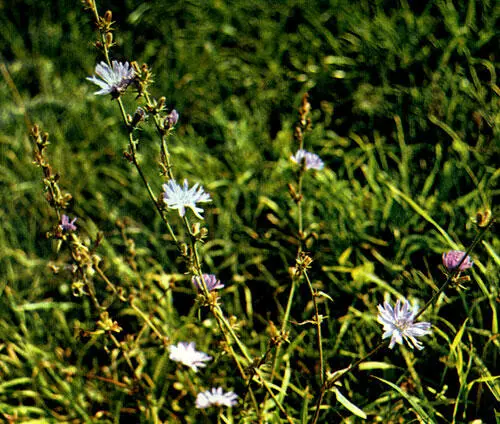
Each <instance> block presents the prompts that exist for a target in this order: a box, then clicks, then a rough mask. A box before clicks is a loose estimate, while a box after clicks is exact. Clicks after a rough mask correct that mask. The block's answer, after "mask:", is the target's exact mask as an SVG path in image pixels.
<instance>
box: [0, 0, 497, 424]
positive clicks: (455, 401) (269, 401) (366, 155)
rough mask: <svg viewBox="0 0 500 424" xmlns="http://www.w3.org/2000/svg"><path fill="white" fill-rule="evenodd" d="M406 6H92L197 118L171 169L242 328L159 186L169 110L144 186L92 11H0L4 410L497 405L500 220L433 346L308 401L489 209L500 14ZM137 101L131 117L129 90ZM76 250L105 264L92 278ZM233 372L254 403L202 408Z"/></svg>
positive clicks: (486, 8) (175, 150)
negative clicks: (384, 313) (189, 354)
mask: <svg viewBox="0 0 500 424" xmlns="http://www.w3.org/2000/svg"><path fill="white" fill-rule="evenodd" d="M389 3H390V2H387V1H385V2H384V1H378V2H372V1H360V2H358V3H357V4H353V3H352V2H347V1H343V0H341V1H337V2H331V4H330V5H328V6H327V5H326V4H324V3H321V2H306V3H300V2H299V3H297V2H293V1H289V2H282V3H270V2H268V1H264V0H262V1H261V0H255V1H252V2H239V1H235V2H229V3H223V2H197V1H196V2H191V3H186V2H169V3H168V4H166V3H165V2H161V1H156V2H146V3H142V4H141V3H140V2H135V1H127V2H124V4H120V5H119V7H118V5H117V4H115V3H113V2H110V3H105V2H101V3H98V4H97V7H98V10H99V12H100V14H101V15H102V16H104V12H105V11H106V10H107V9H111V10H112V11H113V21H116V23H115V24H113V26H112V27H113V29H115V28H116V30H114V31H113V36H114V40H115V41H116V43H117V45H116V46H114V47H112V48H111V49H110V54H111V59H112V60H119V61H132V60H136V61H137V63H138V64H139V66H140V65H141V64H142V63H143V62H145V63H147V64H148V66H149V68H150V69H151V70H152V72H153V74H154V78H153V79H154V83H153V84H152V85H151V86H150V87H149V90H150V94H151V96H152V98H153V99H156V100H158V99H159V98H160V97H161V96H165V98H166V100H165V104H166V107H167V108H168V109H169V110H171V109H173V108H175V109H176V110H177V111H179V113H180V120H179V122H178V124H177V125H176V127H175V131H174V132H172V133H171V134H170V133H169V137H168V148H169V153H170V155H171V160H172V168H171V170H170V171H171V172H172V173H173V175H174V176H175V177H176V179H177V181H178V182H182V181H183V179H184V178H187V179H188V180H189V182H190V184H191V183H194V182H198V183H200V184H201V185H202V186H203V187H204V189H205V191H206V192H207V193H210V195H211V199H212V202H211V203H204V204H203V205H202V207H203V209H204V212H203V217H204V218H205V219H204V221H202V226H204V227H206V230H207V234H206V238H203V243H198V254H199V260H200V263H201V269H202V270H203V272H204V273H213V274H216V275H217V278H218V279H220V280H221V282H222V283H223V284H224V285H225V287H224V288H223V289H222V290H220V291H217V295H218V296H220V299H219V301H218V304H220V308H221V309H220V310H221V311H223V313H224V319H227V322H228V323H229V325H230V327H231V331H233V332H234V334H231V333H227V331H228V328H226V329H225V330H224V328H225V327H224V324H221V321H220V319H221V318H220V316H219V315H217V314H218V313H219V312H214V311H218V309H217V308H215V306H214V305H213V304H212V305H211V306H210V302H215V300H214V299H215V298H214V297H213V296H211V295H212V294H214V293H210V294H207V293H205V295H206V297H205V298H203V296H201V297H199V295H200V293H198V292H197V290H196V289H195V287H193V285H192V282H191V277H192V274H193V272H194V273H196V272H198V271H200V269H199V268H198V267H197V265H196V263H195V264H193V263H192V260H193V256H189V254H184V259H183V258H182V253H183V252H184V251H183V249H184V247H183V245H182V244H183V243H186V246H187V247H186V249H188V250H189V249H190V246H191V245H190V236H189V231H191V232H192V233H193V234H194V236H196V237H198V241H201V236H200V234H201V233H199V232H198V233H197V232H196V231H199V230H198V229H194V230H195V231H193V228H191V226H189V225H188V226H185V222H184V221H183V219H182V218H181V217H180V216H179V214H178V213H177V211H173V212H168V211H167V212H166V213H165V216H164V218H163V219H162V218H161V217H160V216H159V214H158V213H157V211H155V205H154V204H153V203H152V202H151V200H150V197H151V195H152V196H153V197H156V198H158V199H161V198H162V196H163V195H162V190H163V188H162V184H164V183H165V182H166V178H165V176H162V175H160V173H161V167H160V166H159V162H161V157H160V151H161V144H160V141H159V137H158V134H157V131H156V129H155V115H154V113H153V112H150V113H149V117H148V120H147V121H146V122H144V123H141V124H140V126H139V129H138V130H135V131H134V132H133V135H134V137H135V138H137V139H138V140H139V141H138V144H137V151H136V158H137V160H138V162H139V164H140V169H141V170H142V172H143V174H144V178H145V179H146V180H147V181H148V182H149V184H150V186H151V194H149V193H148V192H147V191H146V190H145V188H144V185H143V183H142V181H141V177H140V176H139V174H138V172H137V168H136V167H134V166H133V164H131V161H130V157H128V160H127V158H126V157H124V152H126V151H128V152H129V153H130V150H129V147H127V146H128V145H129V139H128V137H129V133H128V131H127V129H126V127H125V125H124V123H123V119H122V116H121V115H120V109H119V107H118V104H117V103H118V102H117V101H116V100H113V101H111V98H110V96H107V97H103V96H94V95H93V94H92V93H93V92H94V91H95V90H96V87H95V86H94V85H92V84H91V83H90V82H88V81H86V80H85V78H86V77H88V76H90V75H92V74H93V73H94V67H95V65H96V63H98V62H100V61H101V60H105V58H104V57H103V55H102V54H101V53H100V52H99V50H98V49H95V47H93V46H92V43H93V42H94V41H95V40H96V32H95V30H96V28H95V25H93V23H92V22H93V18H92V14H91V13H84V12H83V8H81V7H80V5H78V4H68V3H67V2H57V1H55V2H52V4H51V6H50V7H49V6H48V5H47V4H44V3H43V2H35V1H29V0H26V1H24V2H23V5H20V4H19V3H16V5H15V7H14V5H9V4H6V5H4V6H3V10H2V12H5V13H2V14H0V40H1V41H3V43H2V45H3V47H2V50H1V54H2V65H1V66H2V76H3V77H2V84H0V95H1V97H0V99H1V100H0V102H1V105H2V107H1V108H0V124H1V128H2V131H1V134H0V184H1V187H2V190H1V191H0V193H1V194H0V196H1V197H0V200H1V202H2V208H0V217H1V219H2V226H0V245H1V246H2V248H1V249H0V270H1V272H0V275H1V277H2V278H1V279H0V294H1V296H0V308H1V309H0V310H1V311H2V312H0V328H1V330H2V332H1V334H2V338H1V340H0V414H3V416H2V419H5V420H7V422H8V421H9V420H10V421H13V422H16V420H19V422H23V421H27V422H29V421H30V420H31V422H36V420H39V422H50V420H53V421H54V422H57V421H62V422H110V423H111V422H115V423H117V422H127V420H129V421H133V422H144V423H150V422H192V423H195V422H248V423H254V422H271V423H278V422H291V421H293V422H303V423H306V422H313V420H314V417H315V414H316V412H317V414H316V416H317V418H318V421H317V422H363V421H365V420H363V419H362V418H361V416H363V415H364V414H366V416H367V419H366V421H369V422H370V421H373V422H411V421H414V420H415V421H420V422H425V423H433V422H447V423H448V422H450V423H451V422H457V423H462V422H463V423H466V422H471V421H472V420H474V419H481V420H483V421H482V422H484V423H490V422H495V420H496V421H498V413H499V412H498V407H497V406H496V405H497V404H498V401H499V400H500V386H499V383H498V371H497V370H496V368H497V367H496V363H497V360H498V351H499V342H498V337H497V335H498V301H497V298H498V287H499V283H498V265H499V262H500V260H499V257H498V250H499V249H498V248H499V241H498V237H497V236H496V235H495V231H494V230H493V231H487V232H486V234H484V236H483V237H482V239H481V241H480V242H479V243H478V244H477V245H476V246H475V248H474V250H473V251H472V253H471V256H472V259H473V260H474V266H473V268H472V269H471V270H469V271H467V272H466V273H465V274H466V275H467V276H469V277H470V280H467V279H462V280H460V281H457V282H456V284H451V285H450V286H448V287H447V288H446V290H445V291H444V293H442V294H441V295H440V296H438V297H437V298H436V300H435V302H434V303H433V305H432V306H431V307H430V308H429V309H428V310H427V311H426V312H425V315H424V316H423V317H422V320H425V321H428V322H431V323H432V330H433V333H432V335H430V336H425V337H423V338H422V339H421V341H422V343H423V345H424V346H425V348H424V350H422V351H412V350H410V349H408V347H404V346H403V347H399V345H396V347H395V348H394V349H393V350H389V349H387V347H384V348H382V349H381V350H379V351H378V352H377V353H376V354H375V355H374V356H372V357H370V358H369V359H368V360H367V361H366V362H363V363H361V364H360V366H359V368H357V369H356V370H354V371H352V372H349V373H347V374H345V375H344V376H343V377H342V378H340V379H339V382H341V383H342V386H333V387H332V388H331V391H327V392H326V393H325V397H324V399H323V400H322V402H319V403H322V406H321V408H319V409H318V408H317V405H319V403H318V400H321V399H322V398H321V395H320V393H322V387H323V388H324V387H325V386H324V385H323V384H322V383H323V374H324V378H325V381H328V379H330V380H331V379H332V378H334V379H336V378H337V377H339V376H340V375H339V374H333V376H332V374H331V373H333V372H338V371H340V370H343V369H345V368H346V367H348V366H349V365H350V364H353V363H354V362H355V361H356V360H358V359H360V358H363V357H364V356H365V355H367V354H368V353H369V352H371V351H372V350H373V349H374V348H375V347H376V346H377V345H378V344H379V343H380V341H381V336H382V329H381V326H380V324H379V323H378V322H377V305H378V304H381V303H382V302H383V301H384V297H385V296H386V295H390V296H391V298H392V302H394V301H395V299H397V298H403V297H404V298H407V299H410V300H411V301H412V302H414V301H418V303H419V305H420V306H423V305H424V304H425V303H426V302H427V301H428V300H429V299H431V297H432V296H433V294H435V293H436V292H437V291H438V289H439V287H441V286H442V284H443V283H444V282H445V281H446V275H445V272H444V269H443V267H442V265H441V254H442V253H443V252H446V251H448V250H451V249H460V250H466V249H467V248H468V247H469V246H470V245H471V243H472V242H473V240H474V238H475V236H476V235H477V234H478V233H480V232H481V228H484V225H486V223H487V222H488V220H489V219H490V217H488V216H486V214H487V213H488V211H493V212H492V214H493V215H495V211H496V205H495V204H494V198H495V195H498V183H497V181H498V175H499V173H498V165H497V162H496V161H495V158H496V156H495V155H497V154H498V140H499V133H498V126H499V124H500V121H499V116H500V113H499V109H500V103H499V102H498V96H499V93H500V90H499V88H498V86H497V81H496V74H495V68H498V58H497V57H496V56H495V55H496V46H497V44H498V43H497V42H496V41H495V33H496V28H497V27H498V17H499V10H498V7H497V6H496V5H495V3H494V2H490V1H487V0H483V1H480V2H473V1H470V2H466V3H464V4H462V3H459V2H455V4H453V3H452V2H445V1H438V0H436V1H434V2H428V3H427V4H426V5H425V6H424V5H421V6H420V5H416V4H415V5H413V4H410V5H409V4H407V2H405V1H402V2H399V3H398V4H397V5H394V4H389ZM24 9H26V10H30V11H31V12H30V15H29V19H28V21H27V22H25V21H24V14H23V13H22V10H24ZM306 92H308V93H309V102H310V104H311V106H312V109H311V111H310V114H309V115H308V118H309V119H310V126H309V125H304V126H303V127H301V128H302V130H303V133H304V134H303V136H304V137H303V143H304V146H301V145H300V143H299V138H298V137H297V130H296V128H297V125H298V124H297V123H298V122H299V121H300V116H299V115H298V113H297V111H298V110H299V107H300V106H301V104H302V105H303V100H302V99H303V95H304V93H306ZM120 100H123V105H124V108H125V110H126V111H127V112H128V113H130V114H131V115H133V114H134V111H135V109H136V107H137V101H136V99H135V96H134V87H130V88H129V89H128V92H127V93H125V94H124V95H123V96H121V97H120ZM140 101H142V100H140ZM301 102H302V103H301ZM140 104H141V105H142V106H143V107H144V101H142V103H140ZM160 115H161V113H160ZM35 122H36V123H38V124H39V125H40V128H41V129H42V131H48V132H49V133H50V138H49V140H50V143H51V144H50V145H48V146H47V148H46V152H45V153H46V157H47V160H48V161H49V162H50V164H51V166H52V168H53V171H54V175H55V174H56V173H57V175H58V176H59V177H60V178H59V179H58V180H57V181H56V182H57V184H58V185H59V187H61V189H62V190H63V191H64V192H69V193H71V195H72V199H71V200H70V201H69V203H68V205H67V208H66V209H64V213H65V214H67V215H69V216H70V217H78V220H77V221H76V225H77V227H78V230H77V231H76V232H75V233H74V235H75V237H76V238H77V241H78V243H80V242H81V243H82V245H81V246H86V248H88V249H90V250H89V252H90V253H89V256H88V263H87V262H85V261H83V260H81V259H78V260H76V259H75V255H77V254H84V256H85V254H86V253H85V252H84V250H85V249H83V248H82V247H81V246H76V245H75V244H71V243H72V240H73V242H75V240H74V239H73V238H72V237H73V235H72V234H73V233H71V234H65V238H64V240H63V239H61V238H59V239H58V237H55V238H54V237H53V235H54V232H57V226H58V224H59V223H60V217H58V216H57V214H56V211H55V209H54V208H51V207H49V205H48V203H47V200H46V198H45V197H46V192H45V193H44V192H43V188H44V186H46V183H45V184H44V183H43V182H42V173H41V170H40V168H37V167H35V166H33V164H32V162H33V149H34V147H33V143H32V139H31V138H30V137H29V133H30V131H31V126H32V125H33V124H34V123H35ZM299 147H304V148H305V149H307V150H308V151H310V152H314V153H315V154H317V155H319V157H321V159H322V160H323V161H324V163H325V168H324V169H322V170H316V171H314V170H308V171H307V172H304V173H303V174H301V173H300V171H299V168H300V167H299V166H298V165H297V164H294V163H293V161H291V160H290V157H291V155H293V154H295V153H296V151H297V149H298V148H299ZM163 163H164V164H165V162H163ZM289 184H291V185H292V189H290V187H289ZM298 199H302V200H298ZM61 211H62V209H61V210H59V212H61ZM190 213H191V212H190V211H189V210H188V212H187V216H188V217H189V219H191V220H192V222H191V223H190V224H192V223H194V222H195V221H197V220H196V219H194V220H193V215H192V214H191V215H190ZM478 213H480V215H479V216H478V215H477V214H478ZM165 217H166V219H165ZM481 221H484V222H483V223H482V222H481ZM166 222H168V224H169V225H170V226H171V229H172V232H170V231H169V230H168V228H167V226H166ZM482 224H484V225H482ZM492 228H493V229H494V227H492ZM47 233H53V234H52V236H49V237H47ZM302 233H305V234H306V235H308V237H304V238H303V237H302V236H301V234H302ZM101 237H102V238H101ZM174 237H175V238H176V239H177V240H178V243H176V242H175V241H174ZM196 237H195V238H196ZM96 240H99V243H96ZM75 243H76V242H75ZM75 246H76V247H75ZM82 249H83V250H82ZM82 252H83V253H82ZM301 254H306V255H307V257H309V258H310V259H312V263H310V264H307V266H306V265H305V262H308V260H307V259H305V256H303V255H302V256H301ZM72 255H73V257H72ZM186 258H188V259H189V260H190V261H191V262H189V260H188V262H186V260H185V259H186ZM298 260H299V262H297V261H298ZM300 261H302V262H300ZM304 261H305V262H304ZM73 263H77V264H79V265H78V266H79V267H80V266H81V269H82V270H83V269H87V268H88V273H89V274H88V275H87V274H82V276H81V280H82V281H83V286H82V285H78V284H76V285H75V275H77V276H78V275H79V274H78V272H80V271H78V272H75V271H74V268H73V267H71V266H70V264H73ZM301 266H304V270H303V271H305V273H296V269H297V268H300V267H301ZM85 267H87V268H85ZM293 267H295V268H293ZM101 274H102V275H101ZM103 276H104V277H103ZM306 276H307V278H305V277H306ZM463 276H464V275H462V277H463ZM79 278H80V277H79ZM87 279H88V280H87ZM292 287H293V292H294V295H293V298H292V299H293V302H292V303H291V305H290V308H289V309H287V302H288V299H289V295H290V290H291V288H292ZM202 292H203V290H202ZM311 293H317V294H318V295H317V296H314V295H313V296H312V294H311ZM207 305H208V306H207ZM103 314H107V315H103ZM214 314H215V315H214ZM284 317H288V319H287V320H286V319H285V320H284ZM318 320H322V323H321V326H320V327H321V332H320V337H318V327H319V325H318ZM280 330H281V331H282V332H281V333H280ZM236 336H237V338H238V341H236V340H237V339H236ZM190 341H194V342H196V348H197V349H198V350H200V351H203V352H206V353H207V354H209V355H210V356H212V357H213V361H212V362H209V363H208V364H207V366H206V368H203V369H200V370H199V371H198V372H197V373H194V372H192V371H190V370H189V369H187V368H186V367H183V366H182V365H181V364H178V363H176V362H174V361H172V360H170V359H169V351H168V346H170V345H172V344H177V343H178V342H190ZM240 341H241V343H242V344H243V346H241V345H239V344H238V343H239V342H240ZM320 341H321V343H320ZM278 346H279V347H278ZM320 346H321V349H320ZM320 352H321V354H320ZM252 360H254V362H253V363H251V361H252ZM322 364H323V366H322ZM273 370H274V372H273ZM244 376H245V377H246V378H245V377H244ZM251 376H253V379H252V378H251ZM219 386H220V387H223V388H224V391H233V392H235V393H236V394H237V395H238V396H239V403H238V404H237V405H236V406H234V407H233V408H231V409H230V410H228V409H222V410H221V411H220V414H219V410H218V409H217V408H216V409H210V408H208V409H206V410H198V409H196V408H195V401H196V396H197V394H198V393H200V392H202V391H205V390H209V389H211V388H212V387H219ZM271 394H272V395H271ZM280 408H282V409H280ZM495 414H496V415H495ZM217 420H219V421H217ZM259 420H260V421H259Z"/></svg>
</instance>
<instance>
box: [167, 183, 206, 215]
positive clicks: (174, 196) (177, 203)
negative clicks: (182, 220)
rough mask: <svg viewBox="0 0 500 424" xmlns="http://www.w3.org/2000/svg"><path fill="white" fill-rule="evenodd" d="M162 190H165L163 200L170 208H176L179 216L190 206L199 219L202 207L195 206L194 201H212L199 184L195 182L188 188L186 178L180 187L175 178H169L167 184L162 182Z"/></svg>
mask: <svg viewBox="0 0 500 424" xmlns="http://www.w3.org/2000/svg"><path fill="white" fill-rule="evenodd" d="M163 190H165V192H164V193H163V201H164V202H165V203H166V205H167V206H168V207H169V208H170V209H177V210H178V211H179V215H180V216H184V215H185V214H186V208H191V210H192V211H193V212H194V214H195V215H196V216H197V217H198V218H199V219H203V217H202V216H201V215H200V212H203V209H202V208H198V207H196V203H197V202H199V203H202V202H211V201H212V200H211V199H210V194H208V193H205V191H204V190H203V187H199V184H198V183H196V184H195V185H194V186H193V187H191V188H189V186H188V182H187V180H184V185H183V186H182V187H181V186H180V185H179V184H177V183H176V182H175V180H170V181H169V182H168V183H167V184H163Z"/></svg>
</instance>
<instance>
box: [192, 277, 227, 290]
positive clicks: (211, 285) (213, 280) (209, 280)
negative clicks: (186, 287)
mask: <svg viewBox="0 0 500 424" xmlns="http://www.w3.org/2000/svg"><path fill="white" fill-rule="evenodd" d="M200 280H201V279H200V277H199V276H197V275H194V276H193V278H192V279H191V281H192V283H193V285H194V286H195V287H196V289H197V290H200V289H201V286H202V282H201V281H200ZM203 281H205V285H206V286H207V290H208V291H209V292H211V291H213V290H218V289H222V288H224V284H222V283H221V282H220V280H217V277H216V276H215V275H214V274H203Z"/></svg>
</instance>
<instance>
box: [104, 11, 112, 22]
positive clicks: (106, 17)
mask: <svg viewBox="0 0 500 424" xmlns="http://www.w3.org/2000/svg"><path fill="white" fill-rule="evenodd" d="M111 19H113V13H112V12H111V10H106V13H105V14H104V20H105V21H106V23H108V24H110V23H111Z"/></svg>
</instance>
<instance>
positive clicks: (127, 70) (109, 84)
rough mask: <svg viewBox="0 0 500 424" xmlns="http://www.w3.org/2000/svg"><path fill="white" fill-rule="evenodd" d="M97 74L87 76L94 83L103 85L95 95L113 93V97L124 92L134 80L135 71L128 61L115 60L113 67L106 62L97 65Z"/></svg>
mask: <svg viewBox="0 0 500 424" xmlns="http://www.w3.org/2000/svg"><path fill="white" fill-rule="evenodd" d="M95 73H96V74H97V75H98V76H99V77H100V79H99V78H96V76H95V75H94V76H92V77H87V79H88V80H89V81H91V82H93V83H94V84H96V85H98V86H99V87H101V89H100V90H99V91H96V92H95V93H94V94H95V95H104V94H111V95H112V96H113V97H118V96H119V95H120V94H121V93H123V92H124V91H125V90H126V89H127V87H128V86H129V85H130V83H131V82H132V81H133V80H134V76H135V72H134V69H133V68H132V67H131V66H130V64H129V63H128V62H125V63H121V62H117V61H116V60H113V62H112V67H110V66H109V65H108V64H107V63H106V62H101V63H99V64H97V65H96V67H95Z"/></svg>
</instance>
